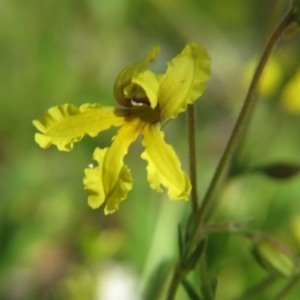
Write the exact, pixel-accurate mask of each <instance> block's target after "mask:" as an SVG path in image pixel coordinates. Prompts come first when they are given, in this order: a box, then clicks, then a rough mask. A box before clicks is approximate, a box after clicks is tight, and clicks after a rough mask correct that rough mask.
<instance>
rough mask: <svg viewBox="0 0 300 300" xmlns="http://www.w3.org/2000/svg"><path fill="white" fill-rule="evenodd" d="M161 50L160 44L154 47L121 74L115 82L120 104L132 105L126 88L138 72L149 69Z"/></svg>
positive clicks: (116, 95)
mask: <svg viewBox="0 0 300 300" xmlns="http://www.w3.org/2000/svg"><path fill="white" fill-rule="evenodd" d="M159 51H160V47H159V46H155V47H153V48H152V50H150V51H149V52H148V53H147V55H146V56H145V58H144V59H143V60H142V61H140V62H137V63H134V64H132V65H129V66H128V67H126V68H124V69H123V70H122V72H121V73H120V74H119V76H118V77H117V79H116V82H115V84H114V95H115V98H116V100H117V101H118V103H119V104H120V105H122V106H126V107H128V106H131V102H130V100H131V99H128V97H130V96H129V95H127V96H126V95H125V94H124V90H125V88H126V87H127V86H129V85H130V83H131V80H132V78H133V77H134V76H135V75H136V74H138V73H140V72H142V71H145V70H147V69H148V67H149V64H150V62H151V61H153V60H154V59H155V58H156V56H157V55H158V53H159Z"/></svg>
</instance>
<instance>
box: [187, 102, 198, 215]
mask: <svg viewBox="0 0 300 300" xmlns="http://www.w3.org/2000/svg"><path fill="white" fill-rule="evenodd" d="M188 133H189V156H190V157H189V158H190V162H189V164H190V178H191V184H192V192H191V194H192V195H191V200H192V201H191V205H192V212H193V214H194V216H195V215H196V213H197V210H198V195H197V171H196V170H197V158H196V118H195V107H194V105H193V104H191V105H189V106H188Z"/></svg>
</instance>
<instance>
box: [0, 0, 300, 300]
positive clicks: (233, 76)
mask: <svg viewBox="0 0 300 300" xmlns="http://www.w3.org/2000/svg"><path fill="white" fill-rule="evenodd" d="M285 9H286V7H285V1H283V0H282V1H279V0H278V1H271V0H269V1H264V2H262V1H259V0H247V1H239V0H230V1H226V4H224V1H221V0H216V1H196V0H189V1H182V0H176V1H171V0H164V1H156V0H152V1H137V0H128V1H122V0H114V1H109V0H105V1H96V0H85V1H47V0H43V1H37V0H30V1H20V0H2V1H1V3H0V101H1V109H0V176H1V180H0V198H1V202H0V299H7V300H18V299H22V300H23V299H96V298H97V297H98V298H97V299H101V297H104V296H103V295H102V296H99V295H101V289H102V290H104V289H105V288H104V287H101V282H100V283H99V278H102V277H101V276H104V277H105V274H106V273H105V272H104V273H103V270H106V269H105V268H106V267H107V263H108V262H111V261H114V262H116V263H118V264H119V265H120V266H126V267H124V268H125V270H127V269H128V270H130V271H128V274H134V275H130V276H133V279H134V280H136V281H137V282H136V283H135V284H136V285H137V286H140V287H144V286H145V282H146V280H147V279H148V278H149V276H150V274H151V272H152V271H153V269H154V268H155V266H156V265H158V264H159V263H160V262H161V261H162V260H163V259H173V258H174V257H176V255H177V246H175V244H176V241H175V240H176V237H175V233H176V230H177V224H178V222H179V221H180V220H182V219H184V220H185V218H186V214H187V210H188V209H189V204H186V203H177V202H171V201H169V200H168V199H167V197H166V196H165V195H160V194H156V193H155V192H153V191H150V188H149V187H148V185H147V182H146V172H145V162H144V161H142V160H141V159H140V157H139V155H140V152H141V146H140V143H136V144H135V145H133V146H131V149H130V150H131V151H130V153H129V155H128V157H127V158H126V161H127V163H128V165H129V166H130V168H131V169H132V172H133V176H134V187H133V190H132V191H131V192H130V194H129V198H128V199H127V200H126V201H124V202H123V203H122V204H121V207H120V211H119V212H117V213H115V214H114V215H112V216H104V215H103V210H102V208H100V209H98V210H95V211H93V210H91V209H90V208H89V207H88V206H87V204H86V194H85V192H84V191H83V188H82V176H83V169H84V168H85V166H86V165H87V164H89V163H90V162H91V159H92V158H91V157H92V153H93V149H94V148H95V147H96V146H100V147H104V146H107V145H109V144H110V140H111V137H112V136H113V133H114V131H113V130H111V131H109V132H105V133H102V134H101V135H100V136H99V137H98V138H96V139H90V138H86V139H84V140H83V141H82V142H81V143H80V144H78V145H77V146H76V147H75V149H74V150H73V151H72V152H71V153H61V152H58V151H57V150H56V149H54V148H51V149H49V150H47V151H44V150H41V149H39V147H38V146H37V145H36V144H35V143H34V133H35V129H34V128H33V126H32V124H31V122H32V120H33V119H35V118H38V117H40V116H41V114H42V113H43V112H44V111H45V110H46V109H48V108H49V107H51V106H53V105H57V104H63V103H74V104H76V105H80V104H82V103H85V102H90V103H94V102H99V103H101V104H104V105H114V104H115V103H114V100H113V96H112V95H113V94H112V86H113V83H114V79H115V78H116V76H117V74H118V72H119V71H120V70H121V69H122V68H123V67H124V66H125V65H127V64H128V63H131V62H133V61H136V60H137V59H140V58H141V57H143V55H144V54H145V53H146V52H147V51H148V50H149V49H150V48H151V47H152V46H153V45H156V44H160V45H162V53H161V55H160V57H159V58H158V60H157V66H158V67H161V66H162V67H164V66H165V62H166V61H168V60H169V59H170V58H172V57H173V56H174V55H176V54H177V53H178V52H179V51H181V49H182V48H183V46H184V44H185V43H186V42H188V41H190V40H193V41H196V42H199V43H202V44H204V45H205V46H206V47H207V48H208V51H209V53H210V54H211V56H212V63H213V65H212V79H211V81H210V83H209V84H208V87H207V92H206V93H205V94H204V96H203V97H202V99H200V100H199V102H198V103H197V116H198V120H197V124H198V127H197V138H198V146H199V152H198V157H199V168H198V174H199V187H200V188H199V193H200V195H203V194H204V192H205V188H206V186H207V184H208V182H209V179H210V178H211V176H212V172H213V169H214V167H215V166H216V163H217V160H218V158H219V156H220V154H221V152H222V150H223V148H224V145H225V143H226V141H227V139H228V135H229V133H230V130H231V128H232V125H233V122H234V120H235V118H236V115H237V113H238V110H239V107H240V105H241V101H242V99H243V97H244V94H245V90H246V87H245V84H244V82H243V80H242V78H244V73H245V72H246V63H245V62H250V61H251V60H252V59H253V58H254V57H256V56H257V53H259V51H260V49H261V48H262V45H263V44H264V41H265V38H266V35H267V34H268V33H269V32H270V30H271V29H270V28H273V27H274V25H275V24H276V22H277V21H278V20H279V18H280V16H281V15H282V13H283V12H284V11H285ZM299 43H300V40H299V37H297V36H296V37H295V38H293V39H291V40H286V41H283V42H282V43H281V44H280V46H279V47H278V51H277V53H276V56H277V58H278V61H279V63H280V66H281V72H282V78H283V79H282V81H281V82H280V83H279V86H277V87H276V89H277V90H278V93H277V94H273V95H272V96H270V97H269V96H268V97H260V98H266V99H259V100H261V101H259V103H258V105H257V110H256V112H255V115H254V119H253V120H252V121H251V127H250V130H249V131H248V132H247V138H246V139H245V141H244V143H243V147H242V149H241V151H240V155H239V156H238V160H239V163H240V164H245V165H248V164H251V165H258V166H259V165H261V164H265V163H270V162H277V161H282V160H284V161H290V162H294V163H298V164H299V163H300V161H299V159H300V158H299V148H300V140H299V136H298V132H299V127H300V121H299V116H298V115H293V116H292V115H290V114H288V113H286V112H285V111H284V110H283V108H282V106H281V104H280V101H279V99H280V93H281V91H282V89H283V87H284V85H285V83H286V82H287V81H288V80H289V79H290V78H291V77H292V76H293V74H294V72H295V71H296V69H297V66H298V65H299V61H300V57H299V51H298V49H299ZM184 122H185V116H179V118H178V119H177V120H176V121H174V122H172V123H170V124H169V125H168V126H167V127H166V139H167V141H168V142H170V143H172V144H173V145H174V148H175V149H176V152H177V153H178V154H179V156H180V158H181V160H182V164H183V166H184V168H185V169H186V170H187V169H188V161H187V146H186V129H185V125H184ZM299 184H300V178H299V177H295V178H293V179H291V180H290V181H286V182H283V183H280V184H279V183H277V182H274V181H272V180H271V179H269V178H265V177H263V176H262V175H257V174H249V175H246V176H243V177H239V178H233V179H232V180H231V181H229V182H228V183H227V184H226V186H225V189H224V191H223V192H222V193H221V195H220V199H219V205H218V208H217V211H216V212H215V214H214V216H213V219H214V220H222V221H223V220H225V221H228V220H229V221H230V220H240V219H244V218H249V217H254V218H255V222H254V227H255V228H257V229H259V230H267V231H269V232H272V233H273V234H275V235H277V236H278V237H279V238H281V239H283V240H284V241H285V242H286V243H288V244H289V245H290V247H291V248H293V249H294V250H295V251H296V252H298V251H299V246H300V240H299V231H300V228H299V227H297V226H298V225H297V224H299V222H298V223H297V222H296V221H295V220H299V218H300V207H299V205H300V204H299V203H300V202H299ZM295 224H296V225H295ZM210 243H211V252H210V254H211V255H210V261H211V265H212V270H213V272H214V274H215V275H216V276H217V275H219V274H220V281H219V289H218V299H230V297H232V296H233V295H236V294H238V293H241V292H242V291H243V290H244V289H245V288H246V287H248V286H249V285H251V284H252V283H255V282H257V281H259V279H260V278H262V277H263V276H264V271H262V270H261V269H260V268H259V267H258V266H257V265H256V264H255V263H254V261H253V259H252V258H251V257H250V254H249V251H248V248H247V244H246V243H245V241H243V240H242V239H239V238H237V237H228V236H226V235H225V236H224V235H223V237H222V236H219V237H216V238H214V236H213V237H212V238H211V242H210ZM108 266H109V264H108ZM108 269H109V268H108ZM245 269H247V272H245V271H244V270H245ZM101 274H102V275H101ZM103 274H104V275H103ZM100 275H101V276H100ZM128 276H129V275H128ZM100 281H101V280H100ZM97 286H98V288H97ZM137 289H138V288H136V290H137ZM297 292H298V293H299V292H300V291H299V288H298V289H297V290H295V293H294V294H291V296H290V298H288V299H296V298H295V297H297V296H295V295H297ZM97 295H98V296H97ZM270 295H274V291H273V290H271V291H270V293H269V294H264V295H263V296H262V297H263V298H259V297H258V298H257V299H267V298H270V297H271V296H270ZM180 297H181V298H180V299H184V297H185V296H184V294H180ZM266 297H267V298H266ZM101 300H102V299H101ZM131 300H132V299H131Z"/></svg>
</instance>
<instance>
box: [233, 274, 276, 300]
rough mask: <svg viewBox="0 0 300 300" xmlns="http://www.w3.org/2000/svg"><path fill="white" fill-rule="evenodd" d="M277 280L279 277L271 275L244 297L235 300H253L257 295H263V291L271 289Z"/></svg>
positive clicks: (249, 290)
mask: <svg viewBox="0 0 300 300" xmlns="http://www.w3.org/2000/svg"><path fill="white" fill-rule="evenodd" d="M277 279H278V276H275V275H269V276H268V277H266V278H265V279H263V280H262V281H261V282H259V283H257V284H256V285H254V286H252V287H250V288H249V289H248V290H247V291H245V292H244V293H243V294H242V295H240V296H238V297H236V298H234V300H246V299H252V297H253V296H255V295H261V293H262V291H264V290H265V289H267V288H269V287H270V286H271V285H272V284H274V283H275V282H276V280H277Z"/></svg>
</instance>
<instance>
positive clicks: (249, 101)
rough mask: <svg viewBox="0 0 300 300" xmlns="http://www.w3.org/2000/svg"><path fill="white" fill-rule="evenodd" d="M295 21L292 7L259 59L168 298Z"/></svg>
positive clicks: (178, 281) (168, 299) (168, 296)
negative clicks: (274, 54)
mask: <svg viewBox="0 0 300 300" xmlns="http://www.w3.org/2000/svg"><path fill="white" fill-rule="evenodd" d="M294 21H295V15H294V13H293V11H292V9H291V10H290V11H289V12H288V13H287V14H286V16H285V17H284V18H283V20H282V21H281V22H280V23H279V25H278V26H277V28H276V29H275V31H274V32H273V34H272V35H271V37H270V39H269V41H268V43H267V45H266V47H265V50H264V52H263V54H262V57H261V59H260V61H259V64H258V66H257V68H256V70H255V73H254V75H253V78H252V81H251V84H250V87H249V90H248V93H247V95H246V98H245V101H244V104H243V107H242V109H241V112H240V114H239V117H238V119H237V121H236V124H235V126H234V128H233V131H232V134H231V136H230V139H229V141H228V143H227V146H226V148H225V151H224V153H223V155H222V157H221V160H220V162H219V164H218V166H217V169H216V172H215V174H214V177H213V179H212V181H211V183H210V186H209V188H208V190H207V192H206V195H205V197H204V199H203V201H202V205H201V207H200V208H199V209H198V211H197V214H196V216H195V218H194V220H195V223H194V226H193V230H192V232H191V235H190V238H189V240H188V241H187V246H186V248H185V253H184V255H183V256H182V258H181V260H179V262H178V264H177V266H176V268H175V270H174V274H173V277H172V281H171V283H170V286H169V291H168V295H167V300H173V299H174V297H175V295H176V291H177V288H178V286H179V284H180V281H181V279H182V272H181V265H182V260H183V259H184V258H185V257H186V256H187V255H188V254H189V253H190V252H191V250H192V249H193V247H194V245H195V243H196V241H197V238H198V235H199V234H198V233H199V232H200V227H201V225H202V223H203V221H204V218H205V216H206V213H207V211H208V209H209V207H210V204H211V202H212V197H213V194H214V192H215V190H216V188H217V186H218V184H219V182H220V180H221V178H222V176H223V174H224V172H225V170H226V167H227V164H228V162H229V161H230V159H231V156H232V153H233V150H234V149H235V147H236V144H237V142H238V139H239V137H240V135H241V133H242V130H243V129H244V125H245V123H246V120H247V118H248V117H249V114H250V112H251V109H250V108H251V106H252V105H253V94H254V92H255V89H256V87H257V84H258V82H259V78H260V76H261V74H262V72H263V69H264V67H265V65H266V63H267V60H268V58H269V56H270V54H271V51H272V50H273V48H274V46H275V44H276V42H277V41H278V40H279V38H280V36H281V35H282V34H283V32H284V31H285V30H286V29H287V27H288V26H289V25H291V24H292V23H293V22H294Z"/></svg>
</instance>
